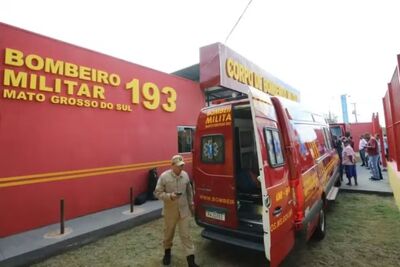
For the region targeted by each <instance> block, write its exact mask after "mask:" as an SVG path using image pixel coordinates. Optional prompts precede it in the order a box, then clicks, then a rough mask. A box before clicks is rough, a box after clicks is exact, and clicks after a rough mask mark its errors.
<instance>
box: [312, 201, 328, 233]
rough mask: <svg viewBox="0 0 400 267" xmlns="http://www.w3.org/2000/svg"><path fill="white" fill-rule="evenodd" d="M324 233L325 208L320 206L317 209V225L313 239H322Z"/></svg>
mask: <svg viewBox="0 0 400 267" xmlns="http://www.w3.org/2000/svg"><path fill="white" fill-rule="evenodd" d="M325 234H326V220H325V209H324V208H322V209H321V210H320V211H319V219H318V225H317V228H316V229H315V232H314V236H313V237H314V239H315V240H322V239H324V237H325Z"/></svg>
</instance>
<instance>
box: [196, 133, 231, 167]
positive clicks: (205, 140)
mask: <svg viewBox="0 0 400 267" xmlns="http://www.w3.org/2000/svg"><path fill="white" fill-rule="evenodd" d="M224 144H225V142H224V136H223V135H205V136H203V137H202V138H201V150H202V152H201V161H202V162H204V163H223V162H224V155H225V145H224Z"/></svg>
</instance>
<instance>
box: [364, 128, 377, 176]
mask: <svg viewBox="0 0 400 267" xmlns="http://www.w3.org/2000/svg"><path fill="white" fill-rule="evenodd" d="M365 139H366V140H367V142H368V144H367V146H366V149H367V153H368V158H369V166H370V168H371V172H372V177H371V178H370V179H371V180H380V179H379V172H378V160H379V158H378V156H379V153H378V142H377V141H376V139H375V138H374V137H372V136H371V135H370V134H369V133H366V134H365Z"/></svg>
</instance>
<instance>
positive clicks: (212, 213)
mask: <svg viewBox="0 0 400 267" xmlns="http://www.w3.org/2000/svg"><path fill="white" fill-rule="evenodd" d="M206 217H207V218H211V219H215V220H219V221H225V213H219V212H216V211H210V210H206Z"/></svg>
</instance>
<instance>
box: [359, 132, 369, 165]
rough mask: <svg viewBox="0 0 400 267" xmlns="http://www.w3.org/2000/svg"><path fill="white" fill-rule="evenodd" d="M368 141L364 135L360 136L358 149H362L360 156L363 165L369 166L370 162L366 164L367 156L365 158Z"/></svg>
mask: <svg viewBox="0 0 400 267" xmlns="http://www.w3.org/2000/svg"><path fill="white" fill-rule="evenodd" d="M367 144H368V143H367V141H366V140H365V139H364V135H361V136H360V142H359V143H358V150H359V151H360V157H361V162H362V164H361V166H368V163H367V164H366V158H365V147H366V146H367Z"/></svg>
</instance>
